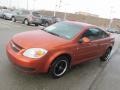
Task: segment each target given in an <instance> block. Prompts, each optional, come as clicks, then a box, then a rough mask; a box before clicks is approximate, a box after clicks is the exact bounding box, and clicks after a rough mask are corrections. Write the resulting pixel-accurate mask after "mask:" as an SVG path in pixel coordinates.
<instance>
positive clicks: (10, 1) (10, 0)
mask: <svg viewBox="0 0 120 90" xmlns="http://www.w3.org/2000/svg"><path fill="white" fill-rule="evenodd" d="M11 3H12V0H9V8H11Z"/></svg>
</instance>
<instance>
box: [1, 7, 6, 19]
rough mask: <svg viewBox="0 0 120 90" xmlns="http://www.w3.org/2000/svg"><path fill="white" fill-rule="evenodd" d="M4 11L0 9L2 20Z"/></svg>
mask: <svg viewBox="0 0 120 90" xmlns="http://www.w3.org/2000/svg"><path fill="white" fill-rule="evenodd" d="M4 10H5V9H0V18H3V13H4Z"/></svg>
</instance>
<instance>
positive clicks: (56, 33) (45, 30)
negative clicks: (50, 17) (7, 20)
mask: <svg viewBox="0 0 120 90" xmlns="http://www.w3.org/2000/svg"><path fill="white" fill-rule="evenodd" d="M43 31H45V32H47V33H49V34H52V35H55V36H58V37H62V38H66V37H64V36H62V35H59V34H57V33H54V32H50V31H47V30H45V29H44V30H43ZM66 39H68V38H66Z"/></svg>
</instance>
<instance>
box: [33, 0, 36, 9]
mask: <svg viewBox="0 0 120 90" xmlns="http://www.w3.org/2000/svg"><path fill="white" fill-rule="evenodd" d="M35 6H36V0H33V10H35Z"/></svg>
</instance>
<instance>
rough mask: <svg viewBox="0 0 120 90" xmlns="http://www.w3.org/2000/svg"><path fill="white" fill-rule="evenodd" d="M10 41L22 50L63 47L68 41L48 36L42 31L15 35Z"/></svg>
mask: <svg viewBox="0 0 120 90" xmlns="http://www.w3.org/2000/svg"><path fill="white" fill-rule="evenodd" d="M12 41H13V42H14V43H15V44H17V45H19V46H20V47H22V48H25V49H27V48H44V49H51V48H55V47H56V46H59V45H63V44H65V43H67V42H68V41H69V40H67V39H63V38H60V37H58V36H55V35H52V34H49V33H47V32H45V31H42V30H37V31H28V32H23V33H20V34H17V35H15V36H14V37H13V38H12Z"/></svg>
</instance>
